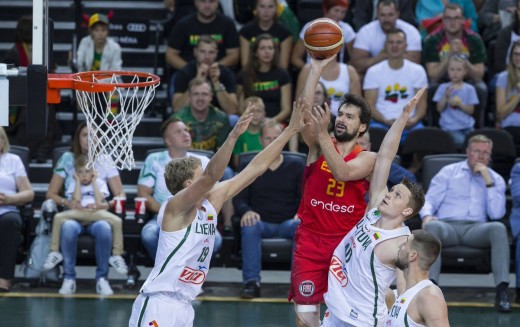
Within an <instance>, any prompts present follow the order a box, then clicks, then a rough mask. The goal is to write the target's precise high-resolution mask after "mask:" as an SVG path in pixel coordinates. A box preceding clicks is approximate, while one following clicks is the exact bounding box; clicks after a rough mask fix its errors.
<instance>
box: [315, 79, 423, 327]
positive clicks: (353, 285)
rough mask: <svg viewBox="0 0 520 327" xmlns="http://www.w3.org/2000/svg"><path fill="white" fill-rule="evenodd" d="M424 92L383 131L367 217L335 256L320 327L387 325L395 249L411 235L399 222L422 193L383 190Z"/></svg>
mask: <svg viewBox="0 0 520 327" xmlns="http://www.w3.org/2000/svg"><path fill="white" fill-rule="evenodd" d="M425 90H426V88H423V89H421V90H420V91H419V92H417V94H416V95H415V96H414V97H413V98H412V99H411V100H410V102H408V103H407V104H406V105H405V107H404V108H403V111H402V113H401V114H400V115H399V117H398V118H397V119H396V121H395V122H394V123H393V125H392V126H391V128H390V130H389V131H388V132H387V134H386V136H385V138H384V140H383V143H382V144H381V147H380V150H379V152H378V154H377V158H376V163H375V166H374V172H373V174H372V179H371V181H370V202H369V204H368V206H367V213H366V215H365V217H364V218H363V219H361V221H360V222H359V223H358V224H357V225H356V227H355V228H354V229H353V230H351V231H350V232H349V233H348V234H347V235H346V236H345V238H344V239H343V240H342V241H341V242H340V244H339V245H338V247H337V248H336V250H335V251H334V256H333V257H332V259H331V264H330V268H329V276H328V291H327V293H325V295H324V299H325V303H326V304H327V312H325V317H324V319H323V324H322V325H323V326H350V325H352V326H383V324H384V323H385V322H386V318H387V314H388V313H387V309H386V305H385V294H386V290H387V288H388V287H389V286H390V283H391V282H392V280H393V279H394V278H395V277H396V272H395V271H396V269H395V262H396V258H397V253H398V251H399V247H400V245H401V244H403V243H404V242H406V240H407V238H408V235H409V234H410V232H409V230H408V228H407V227H405V226H404V221H405V220H406V219H408V218H410V217H412V216H414V215H415V214H417V213H418V212H419V210H420V209H421V208H422V206H423V204H424V192H423V191H422V189H421V188H420V187H419V186H417V185H415V184H414V183H412V182H410V181H408V180H406V179H405V180H403V182H402V183H400V184H397V185H395V186H394V187H392V189H391V190H390V191H388V190H387V188H386V182H387V179H388V174H389V172H390V165H391V163H392V160H393V159H394V157H395V155H396V153H397V148H398V147H399V141H400V138H401V134H402V132H403V129H404V128H405V126H406V122H407V121H408V118H409V117H410V112H411V111H412V109H413V108H414V107H415V105H416V104H417V101H419V99H420V98H421V96H422V95H423V93H424V92H425ZM318 111H319V110H314V111H313V117H315V118H316V119H318V120H319V119H320V114H323V113H318ZM326 114H328V113H327V112H325V113H324V115H323V116H325V115H326Z"/></svg>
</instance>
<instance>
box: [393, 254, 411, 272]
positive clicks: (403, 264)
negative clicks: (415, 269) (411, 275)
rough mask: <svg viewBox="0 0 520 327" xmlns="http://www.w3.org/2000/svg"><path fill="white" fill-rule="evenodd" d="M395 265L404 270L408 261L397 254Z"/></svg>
mask: <svg viewBox="0 0 520 327" xmlns="http://www.w3.org/2000/svg"><path fill="white" fill-rule="evenodd" d="M395 266H396V267H397V268H399V269H401V270H405V269H407V268H408V261H406V260H401V257H400V256H398V257H397V260H396V261H395Z"/></svg>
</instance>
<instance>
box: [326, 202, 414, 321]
mask: <svg viewBox="0 0 520 327" xmlns="http://www.w3.org/2000/svg"><path fill="white" fill-rule="evenodd" d="M380 217H381V213H380V212H379V211H378V210H377V209H375V208H374V209H371V210H370V211H369V212H367V213H366V215H365V216H364V217H363V218H362V219H361V220H360V221H359V222H358V223H357V225H356V226H354V228H353V229H352V230H351V231H350V232H349V233H348V234H347V236H345V237H344V238H343V240H342V241H341V242H340V243H339V245H338V246H337V247H336V249H335V250H334V254H333V256H332V259H331V261H330V267H329V277H328V291H327V293H325V294H324V299H325V303H326V304H327V309H328V310H329V311H331V312H332V314H334V316H336V317H337V318H338V319H341V320H342V321H344V322H347V323H349V324H352V325H354V326H365V325H366V326H383V324H384V323H385V321H386V318H387V314H388V309H387V307H386V304H385V294H386V290H387V288H388V287H389V286H390V284H391V283H392V281H393V280H394V279H395V276H396V272H395V268H391V267H388V266H386V265H384V264H382V263H381V262H380V261H379V259H378V258H377V256H376V254H375V252H374V248H375V246H376V245H377V244H379V243H381V242H384V241H386V240H388V239H392V238H395V237H399V236H404V235H410V230H409V229H408V227H406V226H404V225H403V226H402V227H400V228H397V229H393V230H385V229H381V228H377V227H374V226H372V224H374V223H375V222H376V221H377V220H378V219H379V218H380ZM396 255H397V254H396Z"/></svg>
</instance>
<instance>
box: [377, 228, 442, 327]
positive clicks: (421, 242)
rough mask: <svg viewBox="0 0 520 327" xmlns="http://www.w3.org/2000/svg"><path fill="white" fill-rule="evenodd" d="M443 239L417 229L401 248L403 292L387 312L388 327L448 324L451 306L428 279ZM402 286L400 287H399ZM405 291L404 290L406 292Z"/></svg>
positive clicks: (419, 326) (399, 277)
mask: <svg viewBox="0 0 520 327" xmlns="http://www.w3.org/2000/svg"><path fill="white" fill-rule="evenodd" d="M440 249H441V242H440V241H439V240H438V239H437V238H436V237H435V236H433V235H431V234H429V233H428V232H426V231H424V230H415V231H414V232H413V234H412V236H410V237H408V240H407V241H406V242H405V243H403V244H402V245H401V247H400V249H399V253H398V256H397V262H396V266H397V268H399V269H401V270H402V274H398V283H397V285H398V288H405V289H406V291H404V289H399V291H400V295H399V296H398V297H397V299H396V300H395V303H394V304H393V306H392V308H391V309H390V311H389V313H388V319H387V321H386V323H385V327H405V326H409V327H421V326H434V327H437V326H439V327H446V326H449V325H450V323H449V321H448V307H447V306H446V301H445V300H444V296H443V295H442V291H441V289H440V288H439V287H438V286H437V285H435V284H433V283H432V282H431V281H430V280H429V279H428V270H429V269H430V266H431V265H432V264H433V262H434V261H435V259H437V257H438V255H439V252H440ZM400 286H401V287H400ZM403 291H404V293H403Z"/></svg>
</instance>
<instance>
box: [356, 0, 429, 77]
mask: <svg viewBox="0 0 520 327" xmlns="http://www.w3.org/2000/svg"><path fill="white" fill-rule="evenodd" d="M395 28H398V29H401V30H402V31H403V32H404V34H405V35H406V40H407V46H406V48H405V51H406V52H405V54H406V59H408V60H410V61H412V62H414V63H416V64H420V63H421V48H422V46H421V36H420V35H419V31H418V30H417V28H415V26H413V25H410V24H408V23H406V22H405V21H402V20H401V19H399V7H398V5H397V2H396V1H395V0H382V1H379V3H378V5H377V20H375V21H373V22H370V23H368V24H366V25H365V26H363V27H362V28H361V29H360V30H359V31H358V35H357V37H356V41H355V42H354V48H353V49H352V65H353V66H354V67H356V70H357V71H358V74H359V75H360V76H364V75H365V73H366V71H367V70H368V68H370V67H372V66H374V65H375V64H377V63H379V62H381V61H383V60H386V59H388V53H387V52H386V51H385V40H386V38H387V34H388V32H389V31H391V30H393V29H395Z"/></svg>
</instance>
